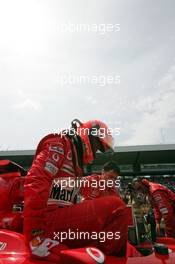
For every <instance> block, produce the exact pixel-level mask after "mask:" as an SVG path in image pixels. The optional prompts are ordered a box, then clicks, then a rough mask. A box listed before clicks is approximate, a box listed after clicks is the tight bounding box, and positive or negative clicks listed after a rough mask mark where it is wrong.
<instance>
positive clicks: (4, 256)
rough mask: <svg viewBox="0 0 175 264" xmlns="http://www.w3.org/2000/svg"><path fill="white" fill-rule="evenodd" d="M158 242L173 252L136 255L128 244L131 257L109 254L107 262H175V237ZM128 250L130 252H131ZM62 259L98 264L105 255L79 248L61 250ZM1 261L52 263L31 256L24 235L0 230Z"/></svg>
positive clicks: (75, 263)
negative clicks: (143, 255) (144, 255)
mask: <svg viewBox="0 0 175 264" xmlns="http://www.w3.org/2000/svg"><path fill="white" fill-rule="evenodd" d="M157 242H159V243H164V244H166V245H167V246H168V247H169V249H171V252H170V253H169V255H159V254H154V253H153V254H151V255H150V256H146V257H139V256H137V257H136V255H135V250H134V249H133V247H132V246H130V245H128V247H129V251H130V252H132V250H133V254H131V256H130V257H128V256H127V257H125V258H124V257H122V258H119V257H115V256H107V257H106V258H105V264H140V263H142V264H160V263H166V264H174V263H175V239H173V238H161V239H159V240H158V241H157ZM129 251H128V252H129ZM60 257H61V258H60V259H61V260H60V263H57V264H70V263H71V264H97V263H101V264H102V263H104V262H103V261H104V255H103V253H102V252H101V251H99V250H98V249H96V248H92V247H89V248H79V249H68V250H63V251H61V256H60ZM0 263H1V264H39V263H40V264H51V262H47V261H41V260H40V261H39V260H36V259H31V258H30V257H29V250H28V247H27V246H26V245H25V239H24V236H23V235H21V234H18V233H15V232H12V231H8V230H1V231H0Z"/></svg>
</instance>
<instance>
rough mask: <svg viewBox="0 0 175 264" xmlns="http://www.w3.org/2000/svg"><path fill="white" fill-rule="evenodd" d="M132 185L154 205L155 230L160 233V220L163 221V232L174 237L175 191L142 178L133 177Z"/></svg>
mask: <svg viewBox="0 0 175 264" xmlns="http://www.w3.org/2000/svg"><path fill="white" fill-rule="evenodd" d="M133 187H134V189H135V190H136V191H139V192H141V193H143V194H145V195H148V198H149V200H150V202H151V204H152V206H153V207H154V214H155V219H156V231H157V234H158V235H159V234H160V221H161V219H162V218H163V219H164V222H165V232H166V235H167V236H168V237H175V193H173V192H172V191H171V190H169V189H168V188H167V187H165V186H163V185H161V184H158V183H154V182H151V181H149V180H147V179H143V178H139V177H138V178H135V179H134V180H133Z"/></svg>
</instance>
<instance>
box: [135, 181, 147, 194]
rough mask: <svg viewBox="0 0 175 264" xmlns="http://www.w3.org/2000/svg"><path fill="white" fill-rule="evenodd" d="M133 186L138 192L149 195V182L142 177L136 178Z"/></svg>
mask: <svg viewBox="0 0 175 264" xmlns="http://www.w3.org/2000/svg"><path fill="white" fill-rule="evenodd" d="M132 186H133V188H134V190H135V191H136V192H141V193H148V192H149V181H148V180H147V179H145V178H142V177H136V178H134V179H133V181H132Z"/></svg>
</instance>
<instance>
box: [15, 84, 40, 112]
mask: <svg viewBox="0 0 175 264" xmlns="http://www.w3.org/2000/svg"><path fill="white" fill-rule="evenodd" d="M17 95H18V97H17V101H18V102H16V103H15V104H13V105H12V108H13V109H18V110H26V111H27V110H30V111H31V110H32V111H40V110H41V104H40V102H38V101H36V100H34V99H31V98H30V96H29V95H28V94H25V93H24V91H22V90H20V89H19V90H18V91H17Z"/></svg>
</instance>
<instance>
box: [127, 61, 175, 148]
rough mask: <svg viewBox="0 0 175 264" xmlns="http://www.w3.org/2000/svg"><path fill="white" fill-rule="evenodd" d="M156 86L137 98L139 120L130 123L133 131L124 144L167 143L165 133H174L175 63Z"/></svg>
mask: <svg viewBox="0 0 175 264" xmlns="http://www.w3.org/2000/svg"><path fill="white" fill-rule="evenodd" d="M158 88H159V89H158V90H156V91H155V92H154V93H153V94H152V95H150V96H147V97H145V98H140V99H139V100H138V103H137V105H136V109H137V111H138V112H140V120H139V121H137V122H135V123H133V124H132V125H131V129H133V133H132V136H131V138H130V139H129V140H126V141H125V142H124V143H125V144H126V145H137V144H155V143H168V142H166V135H165V134H166V133H167V134H171V133H174V132H172V125H173V123H174V124H175V65H173V66H172V67H171V68H170V70H169V71H168V73H167V74H165V76H164V77H163V78H162V79H161V80H160V81H159V83H158ZM173 131H174V130H173Z"/></svg>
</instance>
